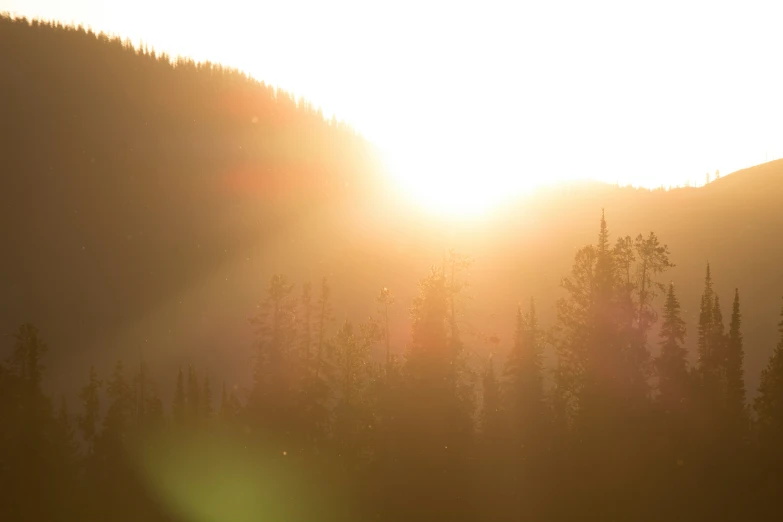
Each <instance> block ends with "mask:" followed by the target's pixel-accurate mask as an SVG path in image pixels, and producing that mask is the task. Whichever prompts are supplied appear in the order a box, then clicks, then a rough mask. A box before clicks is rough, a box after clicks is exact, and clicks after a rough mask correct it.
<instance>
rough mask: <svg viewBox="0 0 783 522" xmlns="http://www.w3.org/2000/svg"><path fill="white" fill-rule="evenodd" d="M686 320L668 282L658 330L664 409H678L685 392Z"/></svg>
mask: <svg viewBox="0 0 783 522" xmlns="http://www.w3.org/2000/svg"><path fill="white" fill-rule="evenodd" d="M685 333H686V329H685V321H683V319H682V317H681V314H680V302H679V300H678V299H677V296H676V295H675V293H674V283H669V290H668V292H667V293H666V303H665V304H664V307H663V324H662V325H661V331H660V338H661V340H660V345H661V353H660V356H659V357H658V360H657V365H656V366H657V369H658V379H659V384H658V389H659V392H660V397H659V401H660V403H661V404H662V405H663V407H664V409H666V410H669V411H670V410H672V409H674V408H677V407H678V406H679V405H680V404H681V403H682V401H683V400H684V399H685V396H686V394H687V390H688V362H687V352H686V350H685V348H684V347H683V343H684V342H685Z"/></svg>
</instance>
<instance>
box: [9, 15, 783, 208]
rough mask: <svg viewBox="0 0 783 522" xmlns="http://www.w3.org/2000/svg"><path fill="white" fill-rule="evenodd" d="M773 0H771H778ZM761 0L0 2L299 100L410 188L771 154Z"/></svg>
mask: <svg viewBox="0 0 783 522" xmlns="http://www.w3.org/2000/svg"><path fill="white" fill-rule="evenodd" d="M777 3H778V4H783V3H781V2H777ZM775 4H776V2H748V1H738V2H720V1H717V0H713V1H699V2H694V1H687V0H678V1H671V2H670V1H662V0H656V1H654V2H632V1H628V0H626V1H617V2H609V1H601V0H590V1H570V2H564V1H556V0H547V1H541V2H493V1H474V2H454V1H450V2H433V1H429V2H428V1H424V0H416V1H407V0H395V1H394V2H386V3H380V2H372V1H369V0H362V1H353V0H337V1H304V0H288V1H284V2H265V1H263V0H253V1H246V2H242V1H238V0H222V1H220V2H193V1H192V0H191V1H188V2H184V1H179V0H176V1H162V0H155V1H152V0H134V1H133V2H108V1H105V0H69V1H67V2H66V1H58V0H10V1H9V0H0V10H8V11H11V12H17V13H18V14H24V15H28V16H29V15H40V16H43V17H45V18H57V19H60V20H63V21H66V22H70V21H76V22H81V23H84V24H86V25H90V26H92V27H93V28H96V29H103V30H106V31H108V32H112V33H119V34H121V35H123V36H129V37H131V38H132V39H133V40H134V41H137V40H139V39H140V38H143V39H144V40H145V41H147V42H148V43H149V44H151V45H153V46H154V47H155V48H157V49H161V50H166V51H169V52H171V53H182V54H187V55H191V56H193V57H194V58H196V59H210V60H213V61H221V62H224V63H227V64H229V65H233V66H237V67H239V68H241V69H244V70H246V71H248V72H250V73H251V74H252V75H254V76H255V77H256V78H258V79H260V80H264V81H266V82H267V83H272V84H276V85H279V86H281V87H284V88H286V89H289V90H292V91H294V92H295V93H296V94H297V95H304V96H306V97H307V98H309V99H311V100H312V101H313V102H314V103H316V104H318V105H321V106H322V107H323V108H324V110H325V111H326V112H327V113H328V112H332V111H333V112H336V113H337V115H338V117H339V118H341V119H345V120H347V121H349V122H351V123H352V124H353V125H354V126H355V127H356V128H357V129H359V130H360V131H362V132H363V133H364V134H365V135H366V136H367V137H369V138H370V139H372V140H373V141H376V142H377V143H379V144H380V145H381V146H383V147H384V148H385V150H387V151H388V152H389V154H390V156H391V157H392V158H394V159H395V160H396V161H397V164H398V165H399V166H400V167H401V170H403V171H404V172H405V173H406V177H407V178H408V179H410V180H411V182H412V183H414V184H415V183H418V184H421V182H422V181H421V180H422V179H426V180H428V183H430V184H433V185H436V184H440V183H442V181H443V180H444V179H445V178H449V179H450V180H452V181H453V180H454V179H457V180H462V182H463V183H464V187H463V189H464V190H466V191H468V192H471V191H472V193H473V194H480V193H481V192H480V190H479V189H478V188H477V184H478V183H480V184H481V185H484V186H486V185H492V184H493V182H496V183H494V184H496V185H497V184H498V183H500V181H499V180H500V178H501V177H502V176H514V179H516V180H517V182H516V184H517V185H529V184H533V183H536V182H538V181H540V180H542V179H549V180H551V179H562V178H567V177H594V178H598V179H602V180H607V181H617V180H619V181H620V182H622V183H626V182H629V183H634V184H641V185H647V186H658V185H661V184H666V185H668V184H677V183H685V182H686V181H687V180H688V179H690V180H692V181H693V182H695V183H702V182H703V181H704V175H705V173H706V172H707V171H710V172H714V171H715V170H716V169H720V170H721V171H722V172H723V173H727V172H729V171H731V170H735V169H737V168H742V167H745V166H748V165H750V164H755V163H759V162H763V161H764V160H765V158H769V159H772V158H773V157H777V155H778V154H780V153H781V150H783V147H782V145H783V95H781V93H783V68H782V67H781V66H780V56H779V53H780V50H781V49H783V31H780V30H779V22H780V20H781V15H783V9H781V8H780V7H777V6H776V5H775Z"/></svg>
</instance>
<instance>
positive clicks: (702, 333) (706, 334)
mask: <svg viewBox="0 0 783 522" xmlns="http://www.w3.org/2000/svg"><path fill="white" fill-rule="evenodd" d="M714 299H715V297H714V293H713V289H712V275H711V274H710V265H709V263H707V275H706V276H705V278H704V292H703V293H702V296H701V306H700V308H699V339H698V346H699V372H700V373H701V376H702V378H703V379H708V378H710V377H711V376H712V377H714V375H715V374H716V372H717V360H716V358H717V356H716V354H715V353H714V352H715V347H714V346H713V340H714V334H713V323H714V321H713V313H714Z"/></svg>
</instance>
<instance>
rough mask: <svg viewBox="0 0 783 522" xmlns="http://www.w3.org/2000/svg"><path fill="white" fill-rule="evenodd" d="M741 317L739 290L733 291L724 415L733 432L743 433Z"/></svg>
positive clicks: (726, 362)
mask: <svg viewBox="0 0 783 522" xmlns="http://www.w3.org/2000/svg"><path fill="white" fill-rule="evenodd" d="M741 323H742V316H741V314H740V300H739V290H737V289H735V290H734V303H733V305H732V310H731V324H730V326H729V335H728V339H727V340H726V350H725V358H724V361H723V364H724V372H723V374H724V379H725V387H726V409H727V411H726V414H727V416H728V419H727V420H728V421H729V424H730V427H731V428H730V429H732V430H733V431H737V430H739V432H740V433H742V432H744V430H745V427H746V422H747V421H746V403H745V371H744V370H743V364H742V363H743V359H744V357H745V352H744V350H743V346H742V332H741V330H740V326H741Z"/></svg>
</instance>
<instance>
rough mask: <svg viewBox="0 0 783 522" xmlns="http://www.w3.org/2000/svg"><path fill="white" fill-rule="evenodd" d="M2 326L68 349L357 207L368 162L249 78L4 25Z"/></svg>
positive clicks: (343, 139) (319, 120) (331, 130)
mask: <svg viewBox="0 0 783 522" xmlns="http://www.w3.org/2000/svg"><path fill="white" fill-rule="evenodd" d="M0 137H1V139H0V238H2V258H1V259H0V288H2V291H1V292H0V294H2V296H1V297H0V318H1V319H0V329H2V330H3V331H6V332H7V331H10V328H11V327H12V326H13V325H14V324H15V323H18V322H19V321H21V320H27V319H33V320H35V321H37V322H39V323H43V324H44V325H46V326H47V328H46V330H48V331H49V337H52V338H54V339H57V340H58V341H59V342H58V344H59V343H62V344H64V345H66V346H68V347H69V349H70V348H75V347H76V346H78V345H80V344H81V343H86V342H88V341H87V340H88V339H91V338H94V337H95V335H96V333H98V332H99V331H102V332H111V331H113V330H114V329H116V328H117V327H119V326H121V325H122V324H125V323H127V322H128V321H129V320H133V319H134V318H137V317H140V316H142V315H143V314H144V313H146V311H147V310H148V309H149V308H150V307H152V306H154V305H155V304H157V303H159V302H161V301H165V300H166V299H168V298H170V297H171V296H173V295H176V294H177V292H178V291H180V290H181V289H182V288H187V287H189V286H191V285H192V284H193V282H194V281H199V280H200V279H202V278H204V277H205V275H206V274H209V273H211V272H212V271H214V269H215V267H217V266H219V265H221V264H223V263H225V262H226V261H227V260H230V259H236V258H243V257H245V256H246V253H247V250H248V249H249V248H250V247H251V246H252V245H255V244H256V243H258V241H259V240H261V239H262V238H264V237H265V235H268V234H270V233H273V232H274V233H277V232H279V231H280V230H281V229H282V227H283V226H284V225H286V224H289V223H292V222H298V221H301V220H307V219H310V217H311V216H315V215H317V214H318V213H319V212H321V211H322V209H323V208H325V207H328V206H331V205H335V204H339V202H340V201H341V200H343V199H345V198H354V197H355V195H356V194H357V193H359V192H361V191H362V190H363V188H362V184H363V183H366V182H369V180H371V179H372V172H371V171H373V170H374V169H375V168H376V167H375V165H373V159H372V158H373V152H372V151H371V149H370V147H369V146H368V144H367V143H366V142H365V141H364V140H363V139H361V138H360V137H359V136H358V135H356V134H355V133H354V132H353V131H352V130H351V129H350V128H349V127H347V126H345V125H343V124H341V123H338V122H336V121H331V122H330V121H325V120H324V118H323V117H322V116H321V114H320V113H319V112H317V111H315V110H314V109H313V108H312V107H311V106H309V105H308V104H307V103H303V102H299V103H298V104H297V103H296V102H295V101H294V100H293V99H292V97H291V96H290V95H289V94H288V93H286V92H283V91H279V90H275V89H274V88H272V87H270V86H267V85H265V84H263V83H261V82H258V81H255V80H253V79H251V78H249V77H247V76H246V75H244V74H242V73H240V72H238V71H235V70H229V69H225V68H222V67H220V66H217V65H212V64H196V63H193V62H192V61H188V60H183V59H177V60H173V61H172V60H171V59H169V58H168V57H166V56H165V55H156V54H155V53H154V52H153V51H147V50H141V51H139V50H136V49H134V48H133V47H132V46H130V45H129V44H127V43H123V42H122V41H120V40H119V39H116V38H109V37H107V36H105V35H99V34H94V33H92V32H89V31H85V30H82V29H77V28H73V27H66V26H62V25H59V24H50V23H41V22H37V21H33V22H29V21H27V20H23V19H11V18H8V17H0Z"/></svg>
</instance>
